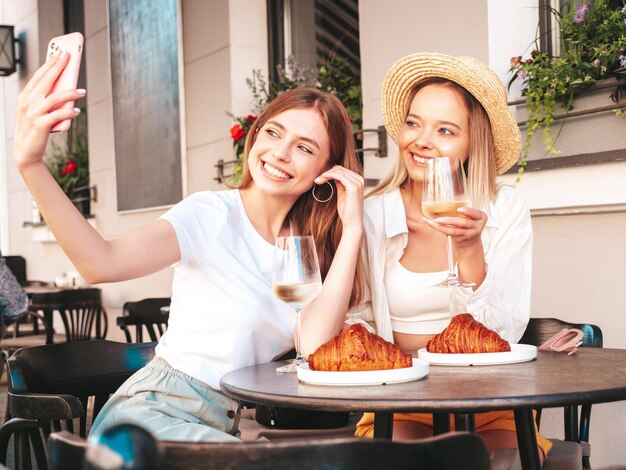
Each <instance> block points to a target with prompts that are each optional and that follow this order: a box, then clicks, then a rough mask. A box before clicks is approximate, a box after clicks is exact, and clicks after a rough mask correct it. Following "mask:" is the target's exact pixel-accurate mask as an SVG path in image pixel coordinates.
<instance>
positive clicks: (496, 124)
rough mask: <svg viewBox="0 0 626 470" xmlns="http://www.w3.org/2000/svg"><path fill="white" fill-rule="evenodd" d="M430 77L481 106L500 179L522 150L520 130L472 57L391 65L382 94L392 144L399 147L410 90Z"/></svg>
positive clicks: (493, 81) (420, 57)
mask: <svg viewBox="0 0 626 470" xmlns="http://www.w3.org/2000/svg"><path fill="white" fill-rule="evenodd" d="M433 77H438V78H445V79H448V80H451V81H453V82H456V83H458V84H459V85H461V86H462V87H463V88H465V89H466V90H467V91H469V92H470V93H471V94H472V95H473V96H474V97H475V98H476V99H477V100H478V101H479V102H480V104H482V106H483V108H485V111H486V112H487V116H488V117H489V121H490V122H491V132H492V134H493V140H494V145H495V151H496V171H497V173H498V174H499V175H500V174H502V173H504V172H505V171H506V170H508V169H509V168H511V167H512V166H513V164H514V163H515V162H516V161H517V159H518V157H519V154H520V150H521V148H522V139H521V136H520V131H519V127H517V123H516V122H515V119H514V118H513V115H512V114H511V112H510V111H509V107H508V105H507V93H506V90H505V88H504V84H503V83H502V81H501V80H500V78H499V77H498V76H497V75H496V74H495V72H494V71H493V70H491V69H490V68H489V67H488V66H487V65H485V64H484V63H482V62H481V61H479V60H477V59H474V58H473V57H452V56H449V55H445V54H437V53H418V54H412V55H408V56H406V57H403V58H402V59H400V60H398V61H397V62H396V63H395V64H393V66H392V67H391V68H390V69H389V71H388V72H387V76H386V77H385V82H384V83H383V90H382V113H383V123H384V124H385V127H386V128H387V133H388V134H389V136H391V138H392V139H393V141H394V142H396V143H398V138H399V137H400V131H401V130H402V126H403V125H404V119H405V117H406V112H407V110H408V109H409V96H410V94H411V90H413V88H414V87H415V85H416V84H418V83H419V82H421V81H423V80H425V79H427V78H433Z"/></svg>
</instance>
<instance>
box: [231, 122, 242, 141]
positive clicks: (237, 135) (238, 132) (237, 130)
mask: <svg viewBox="0 0 626 470" xmlns="http://www.w3.org/2000/svg"><path fill="white" fill-rule="evenodd" d="M230 135H231V137H232V138H233V140H234V141H235V142H237V141H238V140H239V139H241V138H242V137H243V136H245V135H246V131H244V130H243V129H242V128H241V126H240V125H239V124H235V125H234V126H233V127H231V128H230Z"/></svg>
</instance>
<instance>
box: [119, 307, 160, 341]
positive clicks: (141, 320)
mask: <svg viewBox="0 0 626 470" xmlns="http://www.w3.org/2000/svg"><path fill="white" fill-rule="evenodd" d="M170 301H171V299H170V298H169V297H153V298H147V299H143V300H139V301H137V302H126V303H125V304H124V306H123V316H121V317H117V325H118V326H119V327H120V328H121V329H122V330H123V331H124V334H125V336H126V341H127V342H129V343H132V342H133V340H132V335H131V333H130V328H129V327H130V326H135V342H136V343H141V342H143V341H144V334H143V333H144V329H145V331H146V332H147V333H148V337H149V341H158V340H159V338H160V337H161V336H162V335H163V333H164V332H165V330H166V329H167V322H168V320H169V314H167V313H163V312H161V307H167V306H168V305H169V304H170ZM146 340H147V339H146Z"/></svg>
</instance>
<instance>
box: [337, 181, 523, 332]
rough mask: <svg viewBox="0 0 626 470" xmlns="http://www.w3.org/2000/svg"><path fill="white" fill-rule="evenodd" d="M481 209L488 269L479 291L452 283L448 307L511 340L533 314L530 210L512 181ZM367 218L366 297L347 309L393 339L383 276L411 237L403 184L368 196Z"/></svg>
mask: <svg viewBox="0 0 626 470" xmlns="http://www.w3.org/2000/svg"><path fill="white" fill-rule="evenodd" d="M483 210H484V211H485V213H486V214H487V217H488V219H487V224H486V225H485V227H484V229H483V231H482V235H481V239H482V243H483V249H484V250H485V264H486V266H485V268H486V272H487V275H486V277H485V279H484V281H483V283H482V284H481V285H480V287H479V288H478V289H476V291H473V290H472V289H471V288H463V287H453V288H452V289H450V312H451V315H456V314H458V313H463V312H469V313H471V314H472V316H473V317H474V318H475V319H476V320H477V321H479V322H481V323H483V324H484V325H486V326H487V327H488V328H491V329H492V330H494V331H496V332H497V333H498V334H499V335H500V336H502V337H503V338H504V339H506V340H507V341H509V342H512V343H516V342H517V341H519V339H520V338H521V337H522V335H523V334H524V330H525V329H526V325H527V324H528V319H529V318H530V288H531V275H532V239H533V232H532V224H531V220H530V210H529V209H528V205H527V204H526V202H525V201H524V199H523V198H522V197H521V195H520V194H519V193H518V192H517V191H516V190H515V189H514V188H512V187H509V186H502V187H500V188H499V189H498V193H497V196H496V200H495V201H493V202H491V203H489V204H488V206H487V207H486V208H484V209H483ZM363 224H364V232H365V243H364V245H363V250H362V256H363V258H364V267H365V274H366V289H365V295H364V300H363V303H361V304H360V305H358V306H356V307H354V308H353V309H352V310H351V311H350V312H349V313H348V316H347V323H364V324H366V325H367V326H369V327H370V330H373V331H375V332H376V333H377V334H378V335H380V336H381V337H383V338H384V339H385V340H387V341H393V332H392V328H391V318H390V314H389V303H388V300H387V293H386V291H385V283H384V277H385V273H386V270H387V269H388V268H389V267H391V266H392V265H393V264H394V263H396V262H397V261H398V260H399V259H400V258H401V257H402V254H403V253H404V249H405V248H406V245H407V242H408V233H409V231H408V228H407V224H406V214H405V211H404V204H403V203H402V196H401V195H400V190H399V189H396V190H394V191H391V192H389V193H385V194H381V195H378V196H375V197H372V198H369V199H367V200H366V201H365V216H364V221H363Z"/></svg>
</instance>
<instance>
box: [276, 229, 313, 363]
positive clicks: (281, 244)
mask: <svg viewBox="0 0 626 470" xmlns="http://www.w3.org/2000/svg"><path fill="white" fill-rule="evenodd" d="M272 291H273V292H274V295H275V296H276V297H278V298H279V299H280V300H282V301H284V302H287V303H288V304H289V305H291V306H292V307H293V308H294V309H295V311H296V358H295V359H294V361H293V362H292V363H291V364H288V365H286V366H281V367H279V368H277V369H276V370H277V371H278V372H295V371H296V369H297V368H298V366H299V365H300V364H303V363H305V362H306V361H305V359H304V357H302V351H301V344H302V340H301V338H302V326H301V320H300V310H301V309H302V307H303V306H304V305H306V304H307V303H309V302H310V301H311V300H313V299H314V298H315V297H317V296H318V295H319V294H320V292H322V277H321V275H320V267H319V262H318V260H317V251H316V249H315V240H314V239H313V237H311V236H289V237H278V238H277V239H276V245H275V249H274V280H273V282H272Z"/></svg>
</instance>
